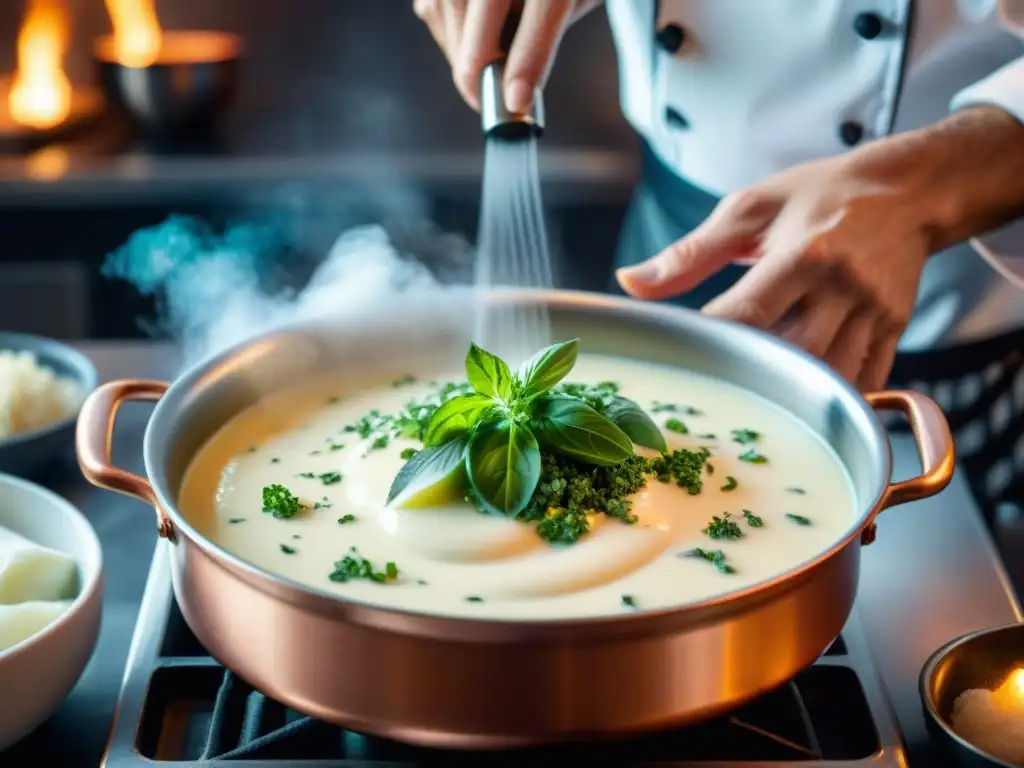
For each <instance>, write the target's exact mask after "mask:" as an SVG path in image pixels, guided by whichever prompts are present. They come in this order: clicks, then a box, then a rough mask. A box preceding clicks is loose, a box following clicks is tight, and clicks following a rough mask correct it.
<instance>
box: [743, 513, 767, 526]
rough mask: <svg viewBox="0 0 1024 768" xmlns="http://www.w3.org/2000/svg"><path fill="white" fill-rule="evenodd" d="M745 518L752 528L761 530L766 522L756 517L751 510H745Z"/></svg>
mask: <svg viewBox="0 0 1024 768" xmlns="http://www.w3.org/2000/svg"><path fill="white" fill-rule="evenodd" d="M743 517H744V519H745V520H746V521H747V524H748V525H749V526H750V527H751V528H760V527H761V526H762V525H764V520H762V519H761V518H760V517H758V516H757V515H755V514H754V513H753V512H751V511H750V510H749V509H744V510H743Z"/></svg>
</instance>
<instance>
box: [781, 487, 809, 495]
mask: <svg viewBox="0 0 1024 768" xmlns="http://www.w3.org/2000/svg"><path fill="white" fill-rule="evenodd" d="M786 493H793V494H796V495H797V496H804V495H806V493H807V491H805V490H804V489H803V488H787V489H786Z"/></svg>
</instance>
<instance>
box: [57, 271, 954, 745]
mask: <svg viewBox="0 0 1024 768" xmlns="http://www.w3.org/2000/svg"><path fill="white" fill-rule="evenodd" d="M486 301H487V302H489V303H490V304H491V306H497V305H501V306H504V307H507V306H509V305H520V306H533V307H536V306H537V305H541V306H543V307H544V308H546V309H547V310H548V311H549V312H550V314H551V320H552V325H553V328H554V331H555V335H556V337H557V338H568V337H572V336H579V337H581V338H582V339H583V343H584V345H585V348H586V350H587V351H588V352H592V353H604V354H612V355H621V356H625V357H633V358H641V359H643V360H647V361H653V362H661V363H668V364H674V365H678V366H681V367H685V368H687V369H690V370H694V371H698V372H702V373H705V374H708V375H711V376H714V377H717V378H720V379H723V380H725V381H728V382H732V383H735V384H738V385H740V386H743V387H744V388H746V389H748V390H749V391H752V392H754V393H756V394H759V395H761V396H763V397H766V398H768V399H769V400H771V401H772V402H774V403H776V404H777V405H779V406H781V407H783V408H785V409H786V410H788V411H789V412H790V413H792V414H794V415H795V416H797V417H798V418H800V419H801V420H803V421H804V422H805V423H806V424H807V425H808V427H809V428H810V429H812V430H813V431H815V432H816V433H818V434H819V435H820V436H821V437H822V438H823V439H824V440H825V441H826V442H827V443H828V444H829V445H830V446H831V447H832V448H833V449H834V450H835V452H836V454H837V455H838V456H839V457H840V460H841V461H842V462H843V463H844V465H845V466H846V468H847V470H848V472H849V474H850V477H851V479H852V481H853V487H854V493H855V494H856V499H857V503H858V506H859V509H860V510H861V511H860V514H859V515H858V516H857V518H856V519H855V520H854V521H852V523H851V526H850V528H849V529H848V531H847V533H846V534H845V535H844V536H843V537H842V539H841V540H840V541H837V542H836V543H835V545H834V546H833V547H831V548H830V549H829V550H827V551H825V552H822V553H821V554H820V556H818V557H817V558H816V559H814V560H813V561H810V562H807V563H805V564H802V565H799V566H797V567H795V568H794V569H793V570H791V571H789V572H788V573H785V574H782V575H780V576H779V577H777V578H774V579H771V580H769V581H766V582H763V583H760V584H757V585H754V586H752V587H750V588H746V589H743V590H739V591H736V592H734V593H731V594H726V595H723V596H719V597H715V598H712V599H709V600H706V601H703V602H701V603H698V604H691V605H686V606H681V607H679V608H675V609H670V610H663V611H638V612H636V613H632V614H629V615H625V616H612V617H602V618H597V619H583V620H571V621H496V620H495V621H490V620H489V621H480V620H471V619H454V618H442V617H437V616H430V615H425V614H417V613H411V612H400V611H393V610H385V609H381V608H377V607H374V606H372V605H367V604H361V603H358V602H354V601H349V600H343V599H340V598H338V597H337V596H336V595H332V594H330V593H327V592H322V591H319V590H316V589H313V588H308V587H304V586H301V585H299V584H296V583H294V582H290V581H287V580H285V579H283V578H281V577H278V576H275V575H274V574H271V573H269V572H267V571H264V570H262V569H260V568H257V567H255V566H253V565H251V564H249V563H247V562H244V561H242V560H240V559H239V558H237V557H235V556H233V555H232V554H230V553H229V552H226V551H225V550H223V549H221V548H219V547H218V546H217V545H215V544H213V543H212V542H211V541H209V540H207V539H206V538H205V537H203V536H202V535H201V534H199V533H198V531H197V530H196V529H195V528H194V527H193V526H192V525H191V524H190V523H189V521H188V517H189V511H188V510H183V509H179V508H178V506H177V494H178V488H179V485H180V481H181V479H182V477H183V475H184V473H185V471H186V469H187V467H188V465H189V463H190V461H191V459H192V457H193V456H194V455H195V453H196V452H197V450H198V449H199V448H200V447H201V446H202V445H203V444H204V443H205V442H206V441H207V440H208V439H209V438H210V437H211V436H212V435H213V433H214V432H216V431H217V430H218V429H219V428H220V427H221V426H222V425H223V424H224V423H225V422H227V421H228V420H229V419H231V418H232V417H234V416H235V415H236V414H238V413H239V412H241V411H242V410H244V409H245V408H247V407H249V406H251V405H253V404H254V403H256V402H257V401H258V400H259V399H260V398H261V397H262V396H264V395H265V394H266V393H268V392H272V391H275V390H279V389H283V388H286V387H289V386H290V385H291V384H292V383H293V382H295V381H296V380H299V379H301V378H302V377H303V376H307V375H312V374H313V373H314V372H315V373H317V374H323V373H325V372H328V371H330V370H332V369H339V368H340V367H341V366H346V365H347V366H353V365H355V366H361V367H362V369H364V370H365V369H366V366H368V365H384V364H385V362H386V361H387V360H390V361H396V360H397V361H398V363H403V364H404V363H405V362H406V360H407V358H408V359H410V360H411V359H412V358H413V357H415V356H416V355H431V356H433V357H435V358H437V357H438V356H441V355H444V354H447V353H448V352H449V351H451V352H453V359H457V358H455V357H454V353H456V350H460V351H462V352H463V353H464V350H465V345H466V344H467V343H468V341H469V338H468V334H467V333H466V332H465V329H466V328H469V327H471V324H469V323H467V322H466V317H465V316H464V314H465V312H463V315H459V314H458V312H457V311H455V310H456V309H459V308H465V307H469V306H471V301H470V300H469V297H468V296H467V297H465V300H459V299H458V298H453V297H452V295H451V293H450V292H443V293H441V294H440V295H438V296H437V297H434V298H433V299H430V300H425V301H422V302H413V301H403V302H401V303H398V302H396V303H395V305H394V307H393V308H392V313H391V314H389V315H388V316H387V317H384V318H379V319H378V320H377V321H376V323H375V324H374V325H373V326H372V327H370V328H362V329H361V330H360V331H359V332H358V333H355V332H353V330H352V329H353V324H351V323H346V322H338V321H336V320H335V321H332V320H329V319H325V320H320V321H309V322H304V323H296V324H292V325H288V326H285V327H283V328H280V329H278V330H275V331H272V332H269V333H265V334H262V335H260V336H258V337H256V338H254V339H252V340H250V341H247V342H245V343H243V344H240V345H238V346H237V347H235V348H233V349H230V350H228V351H227V352H224V353H223V354H221V355H219V356H217V357H215V358H213V359H210V360H208V361H206V362H204V363H202V364H200V365H199V366H198V367H196V368H194V369H192V370H191V371H189V372H187V373H186V374H185V375H184V376H182V377H181V378H180V379H178V380H177V381H176V382H174V383H173V384H170V385H169V384H167V383H164V382H158V381H120V382H112V383H110V384H107V385H105V386H103V387H101V388H100V389H99V390H97V391H96V393H95V394H93V396H92V397H90V398H89V400H88V402H87V403H86V404H85V407H84V409H83V412H82V416H81V418H80V420H79V424H78V434H77V446H78V455H79V461H80V464H81V467H82V471H83V473H84V474H85V476H86V477H87V478H88V479H89V480H90V482H92V483H94V484H96V485H98V486H101V487H104V488H108V489H111V490H115V491H119V492H121V493H126V494H128V495H131V496H134V497H136V498H138V499H140V500H143V501H145V502H146V503H148V504H151V505H153V506H154V507H155V509H156V513H157V523H158V526H159V531H160V535H161V536H162V537H163V538H164V539H166V541H167V544H166V546H170V547H171V548H172V557H171V562H172V572H173V584H174V591H175V595H176V597H177V600H178V603H179V605H180V607H181V610H182V613H183V615H184V617H185V619H186V621H187V622H188V624H189V626H190V627H191V628H192V630H193V631H194V632H195V634H196V636H197V637H198V639H199V640H200V641H201V642H202V643H203V644H204V645H205V646H206V647H207V649H208V650H209V651H210V653H211V655H213V656H214V657H215V658H216V659H218V660H219V661H220V662H221V663H223V664H224V665H225V666H227V667H228V668H230V669H232V670H234V671H235V672H237V673H238V674H239V675H240V676H241V677H242V678H244V679H245V680H246V681H248V682H249V683H251V684H252V685H253V686H255V687H256V688H258V689H260V690H261V691H263V692H265V693H266V694H267V695H269V696H271V697H273V698H274V699H277V700H279V701H281V702H283V703H286V704H287V705H289V706H292V707H294V708H295V709H298V710H300V711H303V712H306V713H308V714H310V715H313V716H314V717H317V718H320V719H324V720H327V721H330V722H335V723H338V724H342V725H344V726H346V727H348V728H351V729H354V730H357V731H361V732H366V733H370V734H375V735H379V736H383V737H387V738H391V739H397V740H403V741H407V742H412V743H416V744H420V745H425V746H437V747H448V748H470V747H472V748H502V747H510V746H522V745H529V744H542V743H551V742H559V741H570V740H574V739H587V738H594V737H596V736H600V737H606V738H610V737H617V736H622V735H625V734H628V733H631V732H638V731H642V730H648V729H657V728H665V727H669V726H677V725H681V724H686V723H692V722H696V721H700V720H703V719H706V718H711V717H713V716H715V715H717V714H720V713H722V712H725V711H728V710H730V709H732V708H734V707H736V706H737V705H739V704H741V703H742V702H744V701H746V700H749V699H752V698H754V697H756V696H758V695H760V694H763V693H765V692H767V691H769V690H771V689H773V688H775V687H777V686H779V685H780V684H782V683H784V682H785V681H787V680H789V679H791V678H792V677H793V676H795V675H796V674H797V673H798V672H800V671H801V670H802V669H803V668H805V667H806V666H808V665H809V664H810V663H811V662H813V661H814V659H815V658H817V657H818V656H819V655H820V654H821V653H822V652H823V651H824V650H825V649H826V648H827V647H828V645H829V643H831V642H832V640H833V639H834V638H835V637H836V635H838V634H839V632H840V630H841V629H842V627H843V625H844V624H845V623H846V620H847V618H848V616H849V613H850V610H851V608H852V606H853V601H854V597H855V594H856V589H857V582H858V575H859V568H860V547H861V545H862V544H868V543H870V542H871V541H872V540H873V539H874V536H875V518H876V517H877V516H878V514H879V513H880V512H881V511H882V510H883V509H886V508H888V507H892V506H896V505H898V504H902V503H905V502H908V501H913V500H915V499H919V498H923V497H926V496H931V495H933V494H935V493H938V492H939V491H941V490H942V489H943V488H944V487H945V485H946V484H947V483H948V482H949V480H950V478H951V476H952V472H953V467H954V457H953V445H952V440H951V438H950V434H949V430H948V428H947V426H946V423H945V420H944V418H943V416H942V413H941V412H940V411H939V409H938V407H937V406H935V404H934V403H933V402H932V401H930V400H928V399H927V398H925V397H923V396H921V395H918V394H914V393H909V392H883V393H878V394H873V395H868V396H867V398H866V399H865V398H862V397H861V396H860V395H858V394H857V393H856V392H855V391H854V390H853V389H852V388H851V387H849V386H848V385H847V384H846V383H845V382H843V381H842V380H841V379H840V378H839V377H838V376H836V375H835V374H834V373H833V372H832V371H831V370H830V369H828V367H827V366H825V365H824V364H823V363H821V362H819V361H817V360H814V359H813V358H811V357H809V356H808V355H806V354H804V353H802V352H800V351H798V350H796V349H793V348H791V347H788V346H786V345H785V344H783V343H782V342H780V341H778V340H777V339H775V338H773V337H770V336H768V335H766V334H763V333H760V332H758V331H755V330H752V329H750V328H746V327H742V326H739V325H735V324H731V323H727V322H724V321H720V320H716V319H713V318H709V317H706V316H703V315H701V314H699V313H696V312H692V311H688V310H682V309H677V308H672V307H667V306H662V305H654V304H646V303H639V302H634V301H631V300H628V299H617V298H612V297H608V296H602V295H598V294H584V293H569V292H538V291H498V292H493V293H491V294H489V295H488V296H487V297H486ZM380 350H387V355H382V354H381V352H380ZM392 365H394V363H393V362H392ZM383 372H384V369H382V373H383ZM389 372H390V371H389ZM128 400H151V401H159V402H158V404H157V407H156V410H155V412H154V414H153V417H152V419H151V420H150V422H149V425H148V427H147V430H146V436H145V441H144V449H143V450H144V457H145V466H146V473H147V477H145V478H144V477H139V476H136V475H132V474H130V473H127V472H125V471H123V470H121V469H118V468H116V467H114V466H112V465H111V463H110V453H109V449H110V446H109V438H110V435H111V434H112V427H113V420H114V416H115V413H116V411H117V408H118V406H119V405H120V404H121V403H123V402H125V401H128ZM873 409H877V410H897V411H901V412H903V413H905V414H906V415H907V416H908V417H909V420H910V422H911V424H912V427H913V430H914V435H915V439H916V442H917V444H918V448H919V450H920V454H921V461H922V466H923V468H924V470H923V473H922V474H921V475H920V476H918V477H915V478H913V479H910V480H906V481H904V482H900V483H892V482H890V473H891V457H890V452H889V445H888V440H887V436H886V434H885V432H884V430H883V429H882V427H881V425H880V423H879V420H878V418H877V416H876V414H875V412H874V410H873ZM270 626H272V627H273V628H274V632H273V633H267V632H260V631H254V629H253V628H254V627H255V628H258V627H270Z"/></svg>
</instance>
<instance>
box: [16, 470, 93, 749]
mask: <svg viewBox="0 0 1024 768" xmlns="http://www.w3.org/2000/svg"><path fill="white" fill-rule="evenodd" d="M0 526H3V527H5V528H7V529H8V530H11V531H14V532H15V533H18V534H21V535H22V536H24V537H25V538H27V539H30V540H31V541H34V542H36V543H37V544H40V545H42V546H44V547H49V548H50V549H56V550H58V551H61V552H66V553H67V554H69V555H71V556H73V557H74V558H75V559H76V560H77V561H78V574H79V579H78V596H77V597H76V598H75V600H74V602H73V603H72V605H71V607H70V608H69V609H68V610H67V612H66V613H65V614H64V615H63V616H61V617H60V618H59V619H57V620H56V621H55V622H53V623H52V624H50V625H49V626H48V627H46V628H45V629H43V630H42V631H41V632H38V633H37V634H35V635H33V636H32V637H30V638H28V639H27V640H24V641H22V642H20V643H18V644H17V645H14V646H12V647H10V648H8V649H7V650H5V651H0V750H3V749H5V748H6V747H8V746H10V745H11V744H13V743H14V742H16V741H18V740H19V739H21V738H22V737H24V736H26V735H28V734H29V733H30V732H31V731H33V730H35V728H36V727H37V726H39V725H41V724H42V723H43V722H44V721H45V720H46V719H47V718H49V717H50V715H52V714H53V713H54V711H55V710H56V709H57V707H58V706H59V705H60V703H61V701H63V699H64V697H65V696H67V695H68V693H70V692H71V689H72V688H74V687H75V683H77V682H78V679H79V678H80V677H81V676H82V671H83V670H84V669H85V665H86V664H87V663H88V662H89V659H90V657H91V656H92V652H93V650H94V649H95V648H96V639H97V637H98V636H99V629H100V609H101V607H102V602H103V555H102V552H101V550H100V542H99V539H98V538H97V537H96V533H95V531H93V529H92V526H91V525H90V524H89V521H88V520H86V519H85V516H84V515H83V514H82V513H81V512H79V511H78V510H77V509H76V508H75V507H74V506H73V505H72V504H70V503H69V502H67V501H66V500H64V499H63V498H61V497H60V496H58V495H57V494H55V493H52V492H51V491H48V490H46V489H45V488H41V487H39V486H38V485H35V484H34V483H30V482H28V481H27V480H21V479H20V478H16V477H12V476H11V475H5V474H0Z"/></svg>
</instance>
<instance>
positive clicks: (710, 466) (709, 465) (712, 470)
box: [704, 461, 715, 475]
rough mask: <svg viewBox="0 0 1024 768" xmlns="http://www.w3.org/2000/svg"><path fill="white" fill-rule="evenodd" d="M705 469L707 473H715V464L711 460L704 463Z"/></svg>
mask: <svg viewBox="0 0 1024 768" xmlns="http://www.w3.org/2000/svg"><path fill="white" fill-rule="evenodd" d="M704 469H706V470H707V473H708V474H709V475H713V474H715V465H714V464H712V463H711V462H710V461H709V462H708V463H707V464H705V465H704Z"/></svg>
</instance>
